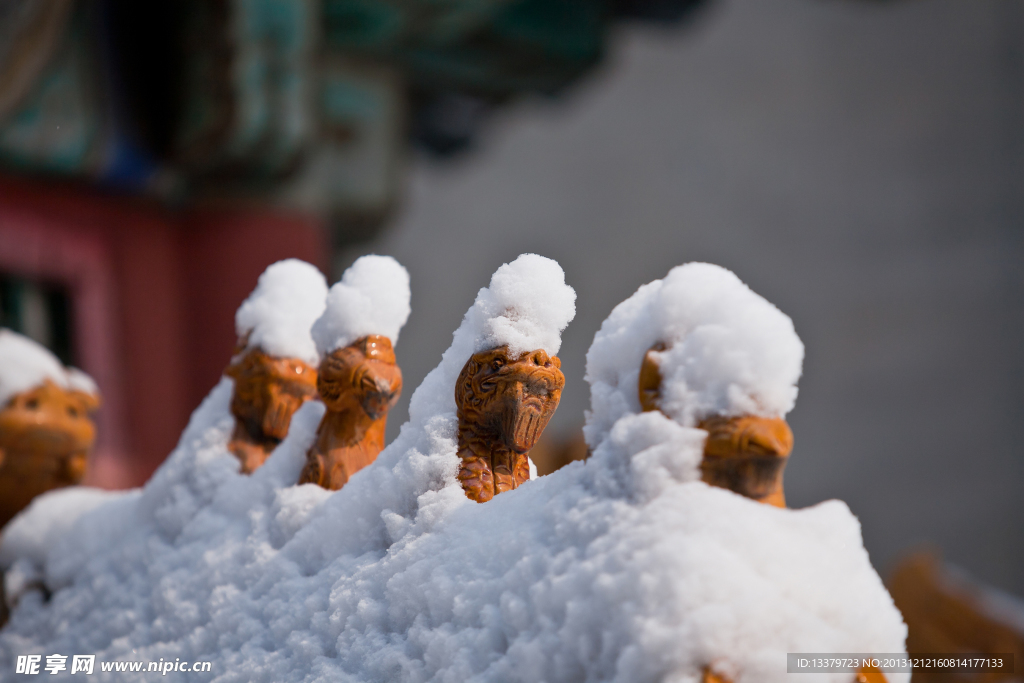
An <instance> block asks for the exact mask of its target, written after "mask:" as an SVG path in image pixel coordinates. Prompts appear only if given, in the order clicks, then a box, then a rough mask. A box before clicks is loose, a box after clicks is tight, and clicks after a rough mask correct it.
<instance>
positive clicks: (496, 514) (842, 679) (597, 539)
mask: <svg viewBox="0 0 1024 683" xmlns="http://www.w3.org/2000/svg"><path fill="white" fill-rule="evenodd" d="M515 263H519V261H518V260H517V261H516V262H515ZM513 271H514V269H513ZM499 272H501V271H499ZM506 272H507V271H506ZM495 284H496V283H495V281H494V280H492V287H490V288H486V289H485V290H482V291H481V293H480V295H479V296H478V297H477V300H476V302H475V303H474V305H473V308H471V309H470V311H469V312H468V313H467V314H466V316H465V318H464V319H463V322H462V325H461V326H460V327H459V329H458V330H457V331H456V333H455V335H454V338H453V342H452V346H451V347H450V348H449V349H448V351H447V352H446V353H445V354H444V355H443V356H442V359H441V363H440V364H439V365H438V367H437V368H435V370H434V371H433V372H431V373H430V375H428V376H427V378H426V379H425V380H424V382H423V384H422V385H421V386H420V387H419V388H418V389H417V390H416V392H415V394H414V396H413V400H412V403H413V405H412V408H411V410H410V414H411V418H410V421H409V422H408V423H407V424H405V425H404V426H403V427H402V430H401V433H400V435H399V437H398V439H397V440H396V441H395V442H394V443H392V444H391V445H389V446H388V447H387V448H385V449H384V451H382V452H381V454H380V456H379V457H378V459H377V460H376V461H375V462H374V463H373V464H371V465H370V466H368V467H366V468H365V469H363V470H361V471H360V472H358V473H357V474H356V475H354V476H353V477H352V479H351V480H350V481H349V482H348V484H347V485H346V486H345V487H344V488H342V489H341V490H340V491H337V492H329V491H325V490H323V489H320V488H318V487H316V486H313V485H304V486H294V485H292V482H294V481H295V480H296V478H297V476H298V474H299V471H300V470H301V467H302V465H303V463H304V459H305V458H304V456H305V451H306V449H307V448H308V446H309V444H310V443H311V442H312V440H313V438H314V435H315V430H316V426H317V424H318V422H319V419H320V417H321V415H322V414H323V406H322V405H321V404H319V403H317V402H309V403H307V404H306V405H304V406H303V407H302V408H301V409H300V410H299V411H298V412H297V413H296V414H295V416H294V418H293V420H292V427H291V430H290V432H289V434H288V437H287V438H286V439H285V440H284V441H283V442H282V443H281V445H280V447H279V448H277V449H276V450H275V451H274V453H273V454H272V455H271V457H270V458H269V459H268V460H267V462H266V463H265V464H264V466H263V467H262V468H260V469H259V470H257V471H256V472H255V473H254V474H252V475H251V476H240V475H238V461H237V459H235V458H234V457H233V456H232V455H231V454H230V453H228V452H227V450H226V447H225V444H226V442H227V439H228V435H229V434H230V431H231V428H232V419H231V415H230V412H229V410H228V408H229V402H230V396H231V386H230V381H229V380H224V381H223V382H222V383H221V385H219V386H218V388H217V389H215V390H214V392H213V393H212V394H211V395H210V397H209V398H208V399H207V400H206V401H205V402H204V404H203V405H202V406H200V408H199V409H198V410H197V411H196V413H195V414H194V415H193V418H192V420H191V422H190V424H189V426H188V428H187V429H186V432H185V434H184V435H183V436H182V440H181V442H180V443H179V445H178V448H177V449H176V450H175V452H174V453H173V454H172V455H171V457H170V458H169V459H168V460H167V462H166V463H165V464H164V465H163V466H162V467H161V468H160V469H159V470H158V471H157V473H156V474H155V475H154V476H153V478H152V479H151V480H150V482H149V483H147V484H146V486H145V487H144V488H143V489H142V490H141V491H140V492H138V493H135V494H127V495H125V496H123V497H121V498H119V499H117V500H113V501H109V502H107V503H104V504H101V505H99V506H96V507H93V508H91V509H90V510H88V511H87V512H85V513H84V514H82V515H81V516H80V517H79V518H78V519H77V520H76V521H75V522H74V524H73V526H72V527H71V529H70V530H69V531H68V532H66V533H65V534H64V535H63V536H61V537H60V538H58V539H51V540H50V543H49V548H48V549H47V550H46V552H45V559H44V560H42V561H41V562H40V561H39V560H35V561H34V564H33V561H32V560H31V559H30V558H29V557H28V556H27V555H26V556H23V557H20V558H14V559H15V561H16V562H20V563H21V565H20V566H23V567H28V566H29V565H31V566H32V567H34V568H35V570H36V571H37V572H38V573H39V576H41V577H42V578H43V580H44V581H45V583H46V584H47V585H48V586H50V587H51V589H52V590H53V591H54V592H53V595H52V597H51V599H50V601H49V602H44V601H43V599H42V596H41V595H40V594H38V593H37V592H32V591H29V592H26V593H24V594H23V595H22V597H21V599H20V601H19V602H18V605H17V607H16V608H15V610H14V611H13V613H12V616H11V621H10V622H9V624H8V626H7V627H6V628H5V629H4V630H3V631H2V632H0V670H3V667H6V666H14V663H13V657H15V656H16V655H19V654H31V653H46V654H51V653H67V654H70V653H76V652H89V653H96V655H97V661H98V662H105V661H111V660H115V659H124V660H131V661H143V662H149V661H154V662H155V661H157V660H159V659H161V658H162V659H163V660H164V661H167V660H172V661H173V660H176V659H180V660H182V661H189V662H193V661H210V662H212V663H213V670H212V671H211V672H210V673H208V674H194V673H188V674H185V673H179V672H171V673H169V674H168V676H167V680H168V681H185V680H189V681H192V680H216V681H225V682H226V681H275V682H277V681H282V682H288V681H324V682H325V683H326V682H327V681H416V682H419V681H453V682H454V681H459V682H461V681H502V682H505V681H524V682H525V681H530V682H533V681H538V680H545V681H549V682H551V683H555V682H562V681H564V682H569V681H622V682H624V683H625V682H627V681H628V682H630V683H634V682H636V683H645V682H648V681H649V682H651V683H653V682H655V681H675V682H677V683H681V682H684V681H685V682H688V683H697V682H698V681H699V680H700V678H699V677H700V672H701V671H702V669H703V668H704V667H705V666H707V665H714V666H715V667H716V668H717V669H718V670H719V671H722V672H724V673H728V674H729V675H730V676H732V678H733V680H734V681H735V682H736V683H754V682H757V683H764V682H766V681H767V682H769V683H771V682H773V681H783V680H787V675H786V673H785V670H786V652H792V651H817V652H899V651H902V649H903V639H904V637H905V629H904V628H903V625H902V623H901V621H900V619H899V615H898V613H897V612H896V610H895V608H894V607H893V605H892V601H891V600H890V599H889V596H888V594H887V593H886V592H885V589H884V588H883V587H882V584H881V581H880V580H879V579H878V576H877V574H875V572H874V571H873V569H872V568H871V565H870V562H869V561H868V557H867V554H866V553H865V551H864V549H863V546H862V544H861V538H860V527H859V525H858V523H857V521H856V519H855V518H854V517H853V516H852V515H851V514H850V512H849V510H848V509H847V508H846V506H845V505H844V504H842V503H840V502H828V503H824V504H821V505H818V506H816V507H813V508H809V509H806V510H799V511H795V510H781V509H776V508H772V507H769V506H764V505H760V504H758V503H754V502H753V501H750V500H747V499H745V498H742V497H740V496H737V495H735V494H733V493H731V492H729V491H725V490H721V489H713V488H710V487H708V486H706V485H705V484H703V483H701V482H699V481H694V480H693V476H692V469H693V465H694V463H696V462H699V460H700V457H701V449H702V444H703V439H704V432H702V431H700V430H697V429H693V428H690V427H687V426H683V425H681V424H679V423H678V422H676V421H674V420H672V419H670V418H668V417H666V416H665V415H662V414H661V413H657V412H654V413H642V414H638V413H636V412H635V411H634V412H630V413H628V414H623V415H621V416H620V417H619V418H618V419H616V420H615V421H614V424H613V425H612V426H611V428H610V429H608V430H607V433H606V434H605V435H604V437H603V438H602V439H601V440H600V441H599V442H598V443H596V447H595V449H594V453H593V455H592V457H591V458H590V460H588V461H587V462H586V463H583V462H577V463H573V464H571V465H569V466H568V467H565V468H563V469H561V470H559V471H557V472H555V473H553V474H551V475H549V476H546V477H542V478H540V479H537V480H535V481H529V482H527V483H525V484H524V485H522V486H520V487H519V488H517V489H515V490H513V491H510V492H507V493H503V494H501V495H500V496H497V497H496V498H495V499H494V500H492V501H490V502H488V503H484V504H477V503H474V502H471V501H469V500H468V499H467V498H466V496H465V494H464V493H463V491H462V489H461V487H460V486H459V484H458V481H457V480H456V478H455V475H456V473H457V471H458V465H459V459H458V455H457V452H456V448H457V439H456V426H457V419H456V417H455V405H454V397H453V394H454V386H455V381H456V379H457V377H458V374H459V371H460V370H461V368H462V366H463V365H464V364H465V361H466V359H467V358H468V357H469V355H471V354H472V353H473V352H474V350H476V349H477V348H478V345H479V344H481V343H486V344H494V343H509V337H510V336H513V335H512V334H511V333H506V336H504V337H502V336H499V335H495V336H490V335H494V334H495V330H502V329H505V330H506V331H507V329H508V328H507V327H506V328H503V327H502V326H501V325H494V324H492V323H493V321H494V318H495V317H501V316H502V315H503V313H504V311H506V310H507V309H508V308H509V307H517V306H520V305H521V304H522V305H521V307H520V308H517V310H520V311H524V312H528V313H530V314H532V315H533V316H534V318H533V319H532V320H530V321H528V322H529V325H531V326H532V329H534V330H537V331H535V332H533V334H537V335H538V336H545V337H547V338H548V341H547V342H545V343H546V344H550V345H552V346H554V348H555V349H557V335H556V334H555V338H554V340H552V333H551V331H550V327H549V328H548V329H544V326H545V325H547V326H552V327H556V328H557V327H558V325H559V324H560V322H559V320H560V318H557V317H556V316H554V315H549V314H548V313H544V312H540V313H538V312H537V311H538V309H537V308H535V307H532V306H527V305H525V304H526V303H530V302H531V301H532V298H531V297H532V292H531V291H530V289H529V288H528V287H527V288H522V289H520V290H519V291H520V292H522V294H523V302H520V301H518V300H517V299H516V298H515V297H514V296H508V297H507V298H505V299H504V300H503V302H502V303H504V304H507V305H506V306H503V307H496V308H489V309H486V310H487V311H492V313H491V315H485V312H486V311H485V310H481V309H483V308H484V307H486V306H490V304H491V302H493V301H494V300H495V298H496V292H495V291H494V290H500V289H501V288H502V286H503V284H502V283H501V281H500V280H499V282H498V283H497V286H496V287H495ZM563 286H564V285H563ZM556 295H557V293H556ZM569 301H570V302H571V298H570V299H569ZM515 322H517V323H521V322H522V321H521V320H517V321H515ZM523 328H525V326H522V327H521V328H520V329H519V330H517V331H516V332H515V334H520V335H521V337H523V338H525V336H526V335H523V334H522V332H521V330H522V329H523ZM526 329H530V328H526ZM481 339H483V340H485V341H483V342H481ZM532 343H533V342H532V341H531V342H530V344H527V346H530V345H531V344H532ZM547 348H548V350H549V352H550V350H551V347H550V346H549V347H547ZM638 357H639V356H638ZM34 514H36V515H38V516H40V519H45V518H46V516H45V515H42V513H41V512H39V511H36V512H35V513H34ZM18 521H20V522H27V521H28V518H27V516H26V517H25V518H19V520H16V522H18ZM19 533H20V532H19ZM21 537H24V534H21ZM3 543H4V546H6V544H7V540H6V539H5V540H4V541H3ZM32 552H38V549H37V550H35V551H32ZM3 557H9V555H3ZM36 557H38V556H36ZM30 569H31V567H29V568H25V569H22V570H19V571H20V572H21V574H25V573H28V572H29V571H30ZM95 675H96V679H97V680H111V681H113V680H118V678H117V677H118V676H120V674H117V673H113V672H107V673H104V672H102V671H99V664H97V673H96V674H95ZM804 677H805V678H806V680H807V681H809V682H811V681H835V682H836V683H850V678H851V676H850V675H849V674H805V675H804ZM889 680H890V683H901V682H903V681H906V680H907V676H906V675H890V676H889Z"/></svg>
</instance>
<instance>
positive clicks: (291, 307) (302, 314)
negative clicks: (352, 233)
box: [224, 259, 327, 474]
mask: <svg viewBox="0 0 1024 683" xmlns="http://www.w3.org/2000/svg"><path fill="white" fill-rule="evenodd" d="M326 296H327V281H326V280H325V279H324V276H323V275H322V274H321V273H320V271H318V270H317V269H316V268H315V267H313V266H311V265H310V264H308V263H305V262H303V261H299V260H297V259H288V260H285V261H279V262H277V263H274V264H272V265H271V266H269V267H268V268H267V269H266V270H265V271H264V272H263V274H262V275H260V277H259V281H258V282H257V285H256V289H254V290H253V292H252V294H250V295H249V297H248V298H247V299H246V300H245V301H244V302H242V305H241V306H240V307H239V308H238V312H237V313H236V314H235V330H236V332H237V333H238V339H239V341H238V346H237V347H236V348H235V354H234V357H233V358H232V359H231V363H230V364H229V365H228V367H227V369H225V371H224V374H225V375H226V376H228V377H230V378H231V379H233V380H234V385H235V386H234V393H233V394H232V396H231V414H232V415H234V417H235V429H234V431H233V432H232V434H231V441H230V442H229V443H228V450H230V451H231V452H232V453H234V454H235V456H236V457H237V458H238V459H239V461H240V462H241V471H242V472H243V473H245V474H251V473H252V472H254V471H255V470H256V469H257V468H259V467H260V466H261V465H262V464H263V463H264V461H265V460H266V459H267V457H268V456H269V455H270V453H271V452H273V450H274V449H275V448H277V445H278V444H279V443H281V441H282V440H283V439H284V437H286V436H287V435H288V428H289V426H290V425H291V421H292V415H294V414H295V411H296V410H298V409H299V408H300V407H302V404H303V403H305V402H306V401H308V400H310V399H312V398H315V397H316V363H317V360H318V355H317V351H316V344H314V342H313V338H312V337H311V336H310V327H311V326H312V325H313V321H315V320H316V319H317V317H319V315H320V314H321V313H322V312H323V310H324V299H325V298H326Z"/></svg>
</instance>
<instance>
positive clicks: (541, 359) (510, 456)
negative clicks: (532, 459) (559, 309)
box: [455, 346, 565, 503]
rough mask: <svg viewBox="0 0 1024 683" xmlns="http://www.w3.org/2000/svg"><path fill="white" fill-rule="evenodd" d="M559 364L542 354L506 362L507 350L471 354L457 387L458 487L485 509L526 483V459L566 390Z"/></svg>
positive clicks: (540, 351)
mask: <svg viewBox="0 0 1024 683" xmlns="http://www.w3.org/2000/svg"><path fill="white" fill-rule="evenodd" d="M561 367H562V362H561V361H560V360H559V359H558V357H557V356H548V354H547V353H546V352H545V351H544V350H543V349H537V350H536V351H530V352H528V353H524V354H523V355H521V356H519V357H518V358H510V357H509V353H508V347H507V346H501V347H498V348H496V349H491V350H489V351H482V352H480V353H477V354H474V355H473V356H472V357H471V358H470V359H469V360H468V361H467V362H466V365H465V366H464V367H463V368H462V372H461V373H460V374H459V379H458V381H457V382H456V383H455V405H456V407H457V409H458V417H459V457H460V458H462V467H461V469H460V470H459V481H460V482H461V483H462V488H463V489H464V490H465V491H466V495H467V496H468V497H469V498H471V499H472V500H475V501H477V502H478V503H484V502H486V501H488V500H490V499H491V498H493V497H494V496H496V495H498V494H499V493H503V492H505V491H509V490H511V489H514V488H516V487H518V486H519V485H520V484H522V483H523V482H524V481H526V480H528V479H529V478H530V465H529V454H530V449H531V448H533V447H534V445H536V443H537V440H538V439H539V438H540V435H541V434H543V433H544V428H545V427H547V424H548V422H549V421H550V420H551V416H552V415H554V414H555V409H556V408H558V401H559V399H560V398H561V396H562V388H563V387H564V386H565V375H563V374H562V371H561Z"/></svg>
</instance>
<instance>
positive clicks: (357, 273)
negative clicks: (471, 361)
mask: <svg viewBox="0 0 1024 683" xmlns="http://www.w3.org/2000/svg"><path fill="white" fill-rule="evenodd" d="M409 298H410V291H409V271H407V270H406V269H405V267H404V266H402V264H400V263H399V262H398V261H396V260H395V259H393V258H392V257H390V256H377V255H376V254H370V255H368V256H361V257H359V258H358V259H356V261H355V263H353V264H352V265H351V266H349V268H348V269H347V270H346V271H345V273H344V274H343V275H342V276H341V280H340V281H339V282H336V283H335V284H334V285H333V286H332V287H331V290H330V292H328V294H327V308H326V310H324V313H323V315H321V316H320V318H319V319H318V320H317V321H316V322H315V323H314V324H313V339H314V340H315V341H316V347H317V350H318V351H319V352H320V355H321V356H325V355H327V354H329V353H331V352H332V351H334V350H336V349H340V348H342V347H344V346H348V345H349V344H351V343H352V342H354V341H356V340H357V339H361V338H362V337H365V336H367V335H370V334H380V335H383V336H385V337H387V338H388V339H390V340H391V343H392V344H397V343H398V332H399V330H401V329H402V326H403V325H405V321H406V320H408V319H409V312H410V311H411V310H412V309H410V308H409Z"/></svg>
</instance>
